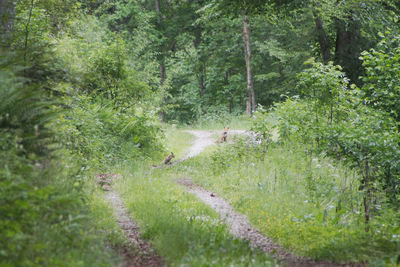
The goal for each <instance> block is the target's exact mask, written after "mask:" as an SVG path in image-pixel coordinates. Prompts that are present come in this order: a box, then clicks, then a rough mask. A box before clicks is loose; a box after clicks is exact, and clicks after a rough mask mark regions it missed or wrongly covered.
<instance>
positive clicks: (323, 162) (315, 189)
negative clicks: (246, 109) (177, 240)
mask: <svg viewBox="0 0 400 267" xmlns="http://www.w3.org/2000/svg"><path fill="white" fill-rule="evenodd" d="M204 166H207V168H204ZM182 169H183V170H185V175H187V176H190V177H192V178H193V180H194V181H195V182H196V183H198V184H200V185H202V186H204V187H205V188H208V189H209V190H212V191H214V192H217V193H218V194H220V195H221V196H223V197H225V198H226V199H228V200H229V201H230V202H231V204H232V205H233V206H234V207H235V208H236V209H237V210H238V211H239V212H242V213H244V214H246V215H247V216H248V217H249V219H250V221H251V223H252V224H253V225H254V226H255V227H257V228H258V229H259V230H260V231H261V232H263V233H264V234H266V235H267V236H269V237H272V238H273V239H275V240H276V241H277V242H278V243H280V244H282V245H283V246H284V247H287V248H289V249H291V250H294V251H295V252H296V253H297V254H299V255H305V256H308V257H312V258H314V259H324V260H331V261H336V262H363V261H368V262H371V263H373V264H374V265H382V266H383V265H385V264H391V263H392V264H394V262H395V261H396V257H397V255H398V251H399V250H400V242H399V241H396V240H395V238H393V237H396V236H398V235H399V233H400V227H399V222H398V221H397V222H396V219H394V218H395V217H394V218H393V215H394V213H390V211H385V210H382V211H380V214H379V216H376V217H375V218H373V219H372V221H373V222H372V224H371V228H372V230H371V231H370V233H366V232H365V231H364V229H365V224H364V219H363V216H362V209H363V207H362V202H361V200H362V196H361V193H358V192H357V190H356V189H357V188H358V186H359V184H358V179H357V178H358V177H357V176H356V175H355V174H354V172H353V171H351V170H350V169H348V168H346V167H345V166H341V165H340V164H338V163H336V162H333V161H332V160H329V159H326V158H321V157H313V158H310V156H309V155H307V154H306V153H305V147H303V146H301V145H296V144H286V145H284V144H278V145H274V146H271V147H270V148H269V149H268V151H267V152H266V153H261V152H260V151H259V150H257V149H251V148H249V147H247V148H246V146H245V145H243V144H242V145H224V146H220V150H219V151H217V152H212V151H211V150H210V151H208V152H207V151H206V152H205V153H203V154H201V155H200V156H198V157H196V158H193V159H190V160H189V161H187V162H184V163H183V165H182ZM351 205H352V208H351ZM382 208H384V206H382Z"/></svg>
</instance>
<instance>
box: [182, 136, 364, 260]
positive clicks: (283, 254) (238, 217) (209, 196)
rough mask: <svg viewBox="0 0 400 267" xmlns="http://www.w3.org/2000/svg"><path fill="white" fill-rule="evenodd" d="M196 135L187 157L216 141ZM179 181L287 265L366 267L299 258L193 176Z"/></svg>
mask: <svg viewBox="0 0 400 267" xmlns="http://www.w3.org/2000/svg"><path fill="white" fill-rule="evenodd" d="M188 132H189V133H191V134H193V135H194V136H196V138H197V139H196V141H195V143H194V144H193V146H192V147H191V149H190V151H189V153H188V156H186V157H185V159H187V158H190V157H193V156H195V155H198V154H199V153H200V152H201V151H203V150H204V149H205V148H206V147H207V146H209V145H212V144H214V142H213V140H212V139H211V138H210V137H211V134H212V132H207V131H188ZM232 132H233V133H237V134H242V133H244V131H231V132H230V133H232ZM177 182H178V183H179V184H181V185H183V186H185V187H186V188H187V192H189V193H192V194H194V195H196V196H197V197H198V198H199V199H200V200H201V201H203V202H204V203H205V204H207V205H209V206H210V207H212V208H213V209H214V210H216V211H217V212H218V213H219V214H220V216H221V218H222V219H223V220H224V221H225V223H226V224H227V225H228V226H229V228H230V232H231V234H232V235H233V236H235V237H237V238H240V239H245V240H249V241H250V245H251V246H252V247H253V248H259V249H261V250H263V251H265V252H267V253H268V254H270V255H272V256H273V257H275V258H277V259H279V260H280V261H281V263H282V264H283V265H287V266H363V264H334V263H330V262H326V261H313V260H310V259H306V258H302V257H298V256H296V255H294V254H292V253H289V252H287V251H285V250H284V249H283V248H282V247H281V246H279V245H278V244H276V243H274V242H273V241H272V240H271V239H269V238H268V237H266V236H264V235H263V234H262V233H260V232H259V231H258V230H256V229H255V228H253V227H252V226H251V224H250V223H249V221H248V219H247V218H246V216H244V215H243V214H240V213H238V212H236V211H235V210H234V209H233V208H232V206H231V205H230V204H229V203H228V202H227V201H226V200H225V199H223V198H221V197H218V196H216V195H215V194H214V193H212V192H211V191H208V190H206V189H204V188H202V187H200V186H198V185H196V184H194V183H193V182H192V181H191V180H190V179H180V180H178V181H177Z"/></svg>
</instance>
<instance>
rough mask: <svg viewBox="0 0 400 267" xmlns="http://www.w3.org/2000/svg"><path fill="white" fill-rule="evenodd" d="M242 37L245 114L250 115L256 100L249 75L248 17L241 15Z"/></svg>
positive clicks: (251, 78)
mask: <svg viewBox="0 0 400 267" xmlns="http://www.w3.org/2000/svg"><path fill="white" fill-rule="evenodd" d="M243 37H244V38H243V39H244V47H245V60H246V70H247V99H246V114H247V115H251V113H252V112H254V111H255V109H256V100H255V95H254V86H253V77H252V75H251V47H250V34H249V19H248V17H247V16H246V15H243Z"/></svg>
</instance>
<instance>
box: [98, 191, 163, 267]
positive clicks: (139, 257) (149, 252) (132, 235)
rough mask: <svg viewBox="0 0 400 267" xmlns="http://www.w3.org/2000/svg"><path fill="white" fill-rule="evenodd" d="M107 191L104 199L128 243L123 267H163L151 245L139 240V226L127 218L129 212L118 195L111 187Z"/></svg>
mask: <svg viewBox="0 0 400 267" xmlns="http://www.w3.org/2000/svg"><path fill="white" fill-rule="evenodd" d="M107 189H108V191H106V192H105V198H106V199H107V200H108V202H109V203H110V204H111V207H112V208H113V210H114V214H115V217H116V218H117V221H118V224H119V226H120V227H121V229H122V230H123V231H124V233H125V236H126V238H127V239H128V241H129V243H130V244H129V246H126V247H124V248H123V254H124V258H125V266H126V267H136V266H137V267H139V266H144V267H147V266H152V267H155V266H164V265H165V263H164V261H163V259H162V258H161V257H160V256H158V255H157V253H156V252H155V251H154V249H153V248H152V246H151V244H150V243H149V242H147V241H145V240H143V239H141V238H140V229H139V226H137V225H136V224H135V223H134V221H133V220H132V219H131V218H129V212H128V210H127V209H126V207H125V206H124V203H123V202H122V200H121V198H120V197H119V195H118V194H117V193H116V192H115V191H113V190H112V188H111V187H107Z"/></svg>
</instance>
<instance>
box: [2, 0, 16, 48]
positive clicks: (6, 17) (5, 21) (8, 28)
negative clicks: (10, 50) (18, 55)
mask: <svg viewBox="0 0 400 267" xmlns="http://www.w3.org/2000/svg"><path fill="white" fill-rule="evenodd" d="M15 5H16V1H15V0H0V51H1V48H2V47H4V46H7V40H8V37H9V35H10V33H11V32H12V30H13V28H14V16H15Z"/></svg>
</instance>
